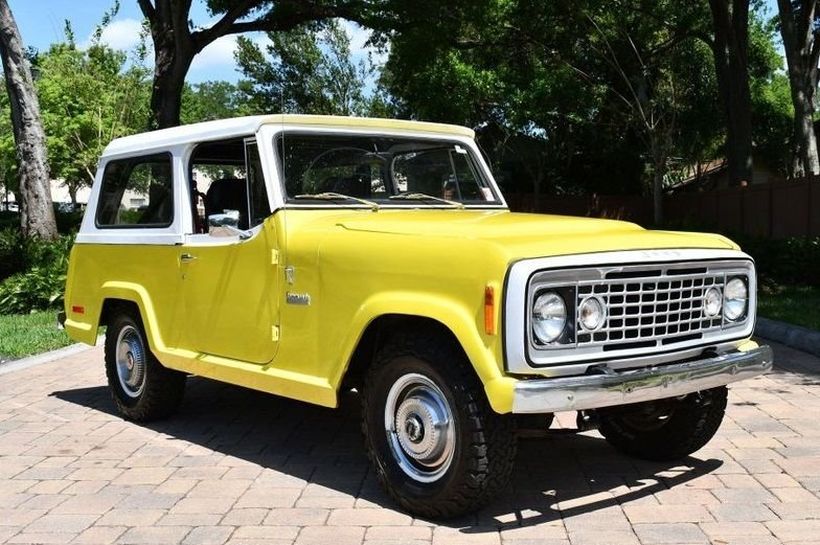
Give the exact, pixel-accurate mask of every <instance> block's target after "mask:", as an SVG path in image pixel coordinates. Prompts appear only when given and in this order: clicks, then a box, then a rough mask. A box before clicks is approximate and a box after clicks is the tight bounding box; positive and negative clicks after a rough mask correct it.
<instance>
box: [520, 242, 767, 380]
mask: <svg viewBox="0 0 820 545" xmlns="http://www.w3.org/2000/svg"><path fill="white" fill-rule="evenodd" d="M726 259H734V260H746V261H751V262H753V260H752V258H751V257H749V256H748V255H747V254H745V253H743V252H741V251H739V250H714V249H668V250H628V251H613V252H598V253H589V254H575V255H564V256H555V257H545V258H537V259H527V260H522V261H519V262H517V263H514V264H513V265H512V266H511V267H510V271H509V274H508V276H507V282H506V285H505V301H504V356H505V367H506V369H507V371H508V372H510V373H518V374H533V373H542V374H549V375H553V376H554V375H556V374H564V375H566V374H569V373H568V372H564V373H561V372H556V371H559V370H560V369H561V367H560V366H562V365H563V364H565V363H566V364H574V365H572V367H573V369H572V373H573V374H581V373H583V372H584V368H585V367H588V366H591V365H595V364H598V363H600V361H589V360H601V361H605V360H609V359H622V358H628V357H633V356H645V355H651V354H652V353H657V352H660V351H663V352H677V350H678V349H680V351H684V350H686V349H689V348H693V347H707V346H708V347H712V346H715V345H717V344H719V343H725V342H729V341H733V340H741V339H747V338H749V337H750V336H751V334H752V330H753V329H754V319H753V318H754V315H755V309H756V293H755V291H756V290H755V288H756V286H755V285H750V299H749V315H750V317H751V319H748V320H747V321H746V322H745V323H744V324H743V327H738V328H732V329H731V330H723V332H722V333H723V334H722V335H720V336H717V335H716V336H715V337H713V338H709V339H695V340H692V341H686V342H680V343H675V344H674V345H667V346H666V347H664V348H663V349H659V348H658V347H650V348H632V349H624V350H617V351H612V352H602V353H596V354H590V353H584V354H581V353H580V351H577V353H574V354H568V353H566V352H564V351H562V352H564V353H562V354H554V355H538V356H535V357H533V358H532V360H533V361H532V363H530V358H529V357H528V354H527V350H528V341H527V338H528V335H527V331H526V309H527V298H528V293H527V287H528V285H529V283H530V278H531V277H532V276H533V275H534V274H536V273H538V272H540V271H545V270H555V269H562V268H577V267H605V266H607V265H621V264H624V265H628V264H634V263H639V264H648V263H656V264H664V263H670V262H683V261H687V262H688V261H703V260H726ZM567 278H568V280H576V281H577V278H574V277H573V271H572V270H569V271H567ZM753 281H754V275H753V274H751V275H750V283H751V282H753ZM570 350H571V349H570ZM576 350H577V349H576ZM547 366H549V367H547Z"/></svg>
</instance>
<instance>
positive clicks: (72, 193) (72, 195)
mask: <svg viewBox="0 0 820 545" xmlns="http://www.w3.org/2000/svg"><path fill="white" fill-rule="evenodd" d="M67 188H68V198H69V199H71V209H72V210H77V190H78V189H80V185H79V184H69V185H68V186H67Z"/></svg>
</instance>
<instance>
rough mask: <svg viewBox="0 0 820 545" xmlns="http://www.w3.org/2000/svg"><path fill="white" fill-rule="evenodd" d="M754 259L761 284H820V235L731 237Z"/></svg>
mask: <svg viewBox="0 0 820 545" xmlns="http://www.w3.org/2000/svg"><path fill="white" fill-rule="evenodd" d="M731 238H733V240H734V241H735V242H737V243H738V244H740V247H741V248H742V249H743V251H744V252H746V253H747V254H749V255H750V256H752V257H753V258H754V259H755V263H756V265H757V274H758V276H759V277H760V279H761V283H767V282H768V283H777V284H799V285H806V286H820V273H818V271H820V237H793V238H786V239H781V240H773V239H768V238H761V237H748V236H742V235H741V236H734V237H731Z"/></svg>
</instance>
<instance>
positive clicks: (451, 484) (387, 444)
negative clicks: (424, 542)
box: [362, 336, 516, 519]
mask: <svg viewBox="0 0 820 545" xmlns="http://www.w3.org/2000/svg"><path fill="white" fill-rule="evenodd" d="M362 398H363V415H362V418H363V425H362V428H363V432H364V437H365V447H366V449H367V453H368V457H369V458H370V460H371V463H372V465H373V467H374V469H375V472H376V477H377V478H378V480H379V482H380V483H381V485H382V486H383V487H384V489H385V490H386V491H387V493H388V494H389V495H390V496H391V497H392V498H393V499H394V500H395V501H396V502H397V503H398V504H399V505H401V506H402V507H403V508H404V509H406V510H407V511H409V512H411V513H413V514H415V515H420V516H423V517H429V518H439V519H440V518H450V517H455V516H458V515H462V514H464V513H468V512H471V511H474V510H476V509H478V508H479V507H481V506H482V505H484V504H485V503H486V502H488V501H489V500H490V499H492V498H493V497H494V496H495V495H496V494H497V493H498V492H499V491H500V490H501V489H502V488H504V486H506V484H507V482H508V481H509V478H510V475H511V473H512V469H513V465H514V461H515V452H516V439H515V433H514V427H513V425H512V421H511V419H509V418H505V417H503V416H501V415H498V414H496V413H495V412H493V410H492V409H491V408H490V406H489V403H488V402H487V399H486V397H485V395H484V391H483V388H482V387H481V383H480V381H479V380H478V379H477V378H476V376H475V374H474V373H473V370H472V369H471V368H470V367H469V363H468V362H467V361H466V358H465V357H464V355H463V353H462V352H461V350H460V349H459V348H458V347H457V346H453V343H451V342H448V340H446V339H440V338H438V337H435V336H431V337H428V338H426V339H423V340H422V339H421V338H411V337H407V338H404V339H396V340H394V341H393V342H391V343H390V344H389V345H388V346H387V347H386V348H385V349H383V350H381V351H380V352H379V354H378V355H377V357H376V361H375V362H374V364H373V365H372V366H371V368H370V370H369V372H368V376H367V379H366V382H365V389H364V395H363V396H362Z"/></svg>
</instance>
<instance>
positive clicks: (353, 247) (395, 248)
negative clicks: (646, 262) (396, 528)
mask: <svg viewBox="0 0 820 545" xmlns="http://www.w3.org/2000/svg"><path fill="white" fill-rule="evenodd" d="M647 248H715V249H730V248H736V246H734V245H733V244H732V243H731V242H730V241H728V240H727V239H725V238H723V237H720V236H716V235H704V234H693V233H675V232H659V231H646V230H644V229H642V228H640V227H638V226H636V225H634V224H630V223H623V222H617V221H608V220H593V219H585V218H571V217H561V216H545V215H528V214H516V213H511V212H509V211H506V210H456V209H452V210H450V209H444V210H442V209H438V210H431V209H428V210H422V209H417V210H414V209H408V210H385V209H382V210H380V211H377V212H373V211H370V210H351V209H323V210H307V209H304V210H302V209H288V210H279V211H278V212H276V213H275V214H274V215H273V216H271V217H269V218H268V219H267V220H266V222H265V224H264V226H263V228H262V229H261V230H260V231H259V232H257V233H256V234H255V235H254V236H253V237H252V238H251V239H249V240H246V241H239V240H238V239H237V240H233V241H232V242H230V243H229V244H225V245H221V246H216V247H214V246H211V247H207V248H205V247H197V246H196V244H191V245H177V246H174V245H167V246H153V245H143V246H137V245H133V244H132V245H115V244H77V245H76V246H75V248H74V250H73V251H72V257H71V266H70V273H69V282H68V286H67V294H66V310H67V318H68V320H67V321H66V329H67V331H68V332H69V334H70V335H71V336H72V337H73V338H74V339H76V340H78V341H82V342H86V343H92V342H94V338H95V336H96V330H97V326H98V321H99V317H100V312H101V309H102V305H103V301H104V300H105V299H107V298H114V299H125V300H128V301H133V302H134V303H136V304H137V305H138V306H139V309H140V312H141V314H142V316H143V320H144V322H145V327H146V331H147V335H148V339H149V343H150V346H151V349H152V351H153V352H154V353H155V354H156V356H157V357H158V358H159V360H160V361H161V362H162V363H163V364H164V365H166V366H168V367H171V368H174V369H179V370H182V371H187V372H190V373H195V374H198V375H202V376H207V377H211V378H215V379H218V380H223V381H225V382H230V383H235V384H240V385H243V386H247V387H251V388H255V389H259V390H263V391H267V392H271V393H276V394H279V395H284V396H288V397H292V398H297V399H301V400H304V401H308V402H312V403H317V404H321V405H325V406H335V405H336V402H337V390H338V388H339V385H340V384H341V381H342V379H343V377H344V373H345V371H346V369H347V366H348V365H349V362H350V358H351V356H352V354H353V352H354V350H355V348H356V346H357V343H358V342H359V340H360V338H361V335H362V333H363V332H364V331H365V329H366V328H367V326H368V324H370V323H371V322H373V321H374V320H376V319H378V318H379V317H380V316H383V315H387V314H406V315H413V316H422V317H427V318H431V319H433V320H437V321H438V322H440V323H442V324H444V325H445V326H446V327H447V328H449V330H450V331H451V332H452V333H453V335H454V336H455V337H456V338H457V339H458V341H459V342H460V343H461V346H462V347H463V348H464V351H465V353H466V354H467V356H468V358H469V359H470V361H471V363H472V365H473V366H474V368H475V370H476V373H477V374H478V376H479V377H480V379H481V380H482V382H483V383H484V385H485V390H486V393H487V396H488V398H489V400H490V403H491V405H492V407H493V408H494V409H495V410H496V411H497V412H502V413H505V412H509V411H510V410H511V408H512V396H513V387H514V385H515V382H516V379H514V378H512V377H509V376H505V373H504V368H503V354H502V342H501V336H500V334H487V333H486V332H485V327H484V290H485V287H486V286H487V285H492V286H493V287H494V288H495V292H496V297H497V301H498V303H497V304H496V307H495V312H496V315H495V320H496V325H497V327H496V330H497V331H500V330H501V328H500V327H499V324H500V321H501V317H500V312H501V304H500V301H502V300H503V294H502V293H501V289H502V286H503V285H504V278H505V274H506V273H507V270H508V268H509V266H510V264H511V263H513V262H515V261H517V260H520V259H524V258H530V257H545V256H557V255H569V254H578V253H589V252H607V251H619V250H633V249H647ZM183 253H188V254H191V255H192V256H193V257H194V258H195V259H193V260H192V261H190V262H189V263H187V264H186V263H182V262H181V261H180V257H181V255H182V254H183ZM286 268H287V269H289V270H286ZM288 294H290V295H291V297H288ZM300 298H301V299H300ZM306 298H309V301H310V304H304V302H305V301H306ZM296 301H301V303H302V304H297V303H296ZM78 306H79V307H83V308H84V313H83V314H78V313H76V312H72V309H73V308H75V307H78Z"/></svg>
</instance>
